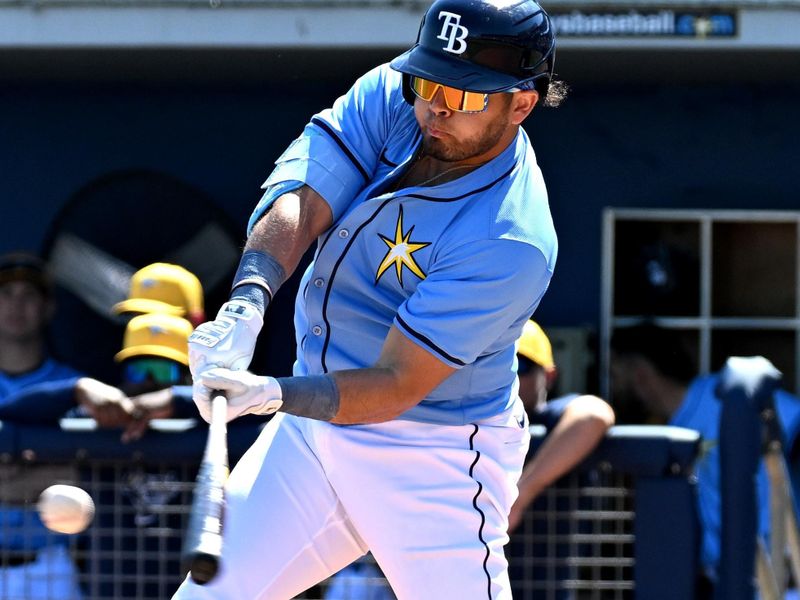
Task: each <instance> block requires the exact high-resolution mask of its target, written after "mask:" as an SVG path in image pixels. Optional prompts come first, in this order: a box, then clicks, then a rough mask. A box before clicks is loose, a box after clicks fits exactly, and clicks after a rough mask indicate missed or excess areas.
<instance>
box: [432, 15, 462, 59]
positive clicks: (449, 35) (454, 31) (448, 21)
mask: <svg viewBox="0 0 800 600" xmlns="http://www.w3.org/2000/svg"><path fill="white" fill-rule="evenodd" d="M442 19H444V24H443V25H442V31H441V33H440V34H439V35H438V36H436V39H439V40H444V41H446V42H447V45H446V46H444V47H443V48H442V49H443V50H445V51H446V52H452V53H453V54H461V53H462V52H464V50H466V49H467V42H466V41H465V40H466V39H467V36H468V35H469V30H468V29H467V28H466V27H464V26H463V25H461V15H457V14H456V13H451V12H449V11H446V10H443V11H441V12H440V13H439V20H440V21H441V20H442ZM459 34H460V35H459ZM456 42H458V46H457V47H456V46H455V43H456Z"/></svg>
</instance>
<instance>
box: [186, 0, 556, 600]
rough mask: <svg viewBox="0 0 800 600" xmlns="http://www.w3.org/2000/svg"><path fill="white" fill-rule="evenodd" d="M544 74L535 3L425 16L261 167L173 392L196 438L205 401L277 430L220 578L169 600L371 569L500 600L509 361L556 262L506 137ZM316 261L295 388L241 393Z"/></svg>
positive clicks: (548, 59)
mask: <svg viewBox="0 0 800 600" xmlns="http://www.w3.org/2000/svg"><path fill="white" fill-rule="evenodd" d="M387 26H389V24H387ZM554 57H555V39H554V36H553V30H552V27H551V24H550V20H549V18H548V16H547V14H546V13H545V12H544V11H543V10H542V8H541V7H540V6H539V5H538V4H537V3H536V2H535V1H534V0H521V1H518V2H515V3H508V2H496V1H495V0H491V1H490V0H469V1H465V0H437V1H436V2H435V3H434V4H433V5H432V6H431V7H430V8H429V10H428V11H427V13H426V14H425V16H424V18H423V20H422V25H421V27H420V31H419V35H418V39H417V42H416V44H415V45H414V46H413V47H412V48H411V49H410V50H409V51H407V52H406V53H404V54H402V55H400V56H399V57H397V58H396V59H394V60H393V61H392V62H391V63H390V64H388V65H382V66H379V67H377V68H375V69H374V70H372V71H370V72H369V73H367V74H366V75H364V76H363V77H361V78H360V79H359V80H358V81H357V82H356V83H355V84H354V86H353V87H352V88H351V89H350V90H349V91H348V92H347V93H346V94H345V95H344V96H342V97H341V98H339V99H338V100H337V101H336V102H335V103H334V105H333V107H332V108H331V109H329V110H325V111H323V112H321V113H319V114H317V115H315V116H314V117H312V119H311V122H310V123H309V124H308V125H307V127H306V128H305V130H304V132H303V133H302V135H301V136H300V137H299V138H298V139H297V140H295V141H294V142H293V143H292V144H291V145H290V146H289V148H288V149H287V150H286V151H285V152H284V154H283V155H282V156H281V157H280V158H279V159H278V160H277V163H276V167H275V169H274V171H273V172H272V174H271V175H270V176H269V178H268V179H267V181H266V183H265V188H266V192H265V194H264V196H263V198H262V200H261V201H260V203H259V204H258V206H257V207H256V209H255V211H254V214H253V216H252V218H251V220H250V223H249V237H248V242H247V245H246V247H245V252H244V254H243V256H242V259H241V263H240V267H239V270H238V272H237V275H236V276H235V279H234V283H233V291H232V294H231V300H230V301H229V302H227V303H226V304H224V305H223V307H222V308H221V309H220V312H219V314H218V315H217V318H216V320H214V321H213V322H210V323H206V324H203V325H201V326H200V327H198V329H197V330H196V331H195V332H194V333H193V334H192V336H191V338H190V368H191V369H192V373H193V375H194V381H195V390H194V395H195V402H196V403H197V405H198V408H199V410H200V413H201V414H202V415H203V416H204V418H206V419H208V417H209V412H210V404H209V397H210V394H211V390H224V391H225V392H227V397H228V418H229V419H233V418H235V417H237V416H239V415H242V414H247V413H257V414H271V413H274V412H276V411H280V412H279V413H278V414H277V415H276V416H275V417H274V418H273V419H272V420H271V421H270V422H269V424H268V425H267V427H266V428H265V429H264V431H263V433H262V435H261V436H260V437H259V438H258V440H257V441H256V442H255V443H254V444H253V446H252V447H251V448H250V449H249V450H248V452H247V453H246V454H245V456H243V457H242V459H241V460H240V461H239V463H238V464H237V465H236V468H235V469H234V470H233V472H232V473H231V476H230V479H229V482H228V485H227V487H226V498H227V506H226V513H225V532H224V541H223V544H224V550H223V561H222V566H221V571H220V573H219V574H218V575H217V577H216V578H215V579H214V580H213V581H212V582H210V583H209V584H207V585H205V586H199V585H196V584H194V583H193V582H192V581H191V580H188V579H187V581H185V582H184V583H183V584H182V585H181V587H180V588H179V590H178V591H177V593H176V595H175V597H176V598H181V599H189V598H191V599H192V600H197V599H203V598H214V599H222V598H230V599H233V598H236V599H269V600H279V599H287V598H292V597H294V596H296V595H298V594H299V593H301V592H302V591H303V590H305V589H307V588H309V587H311V586H312V585H314V584H316V583H317V582H319V581H322V580H323V579H325V578H326V577H328V576H329V575H331V574H332V573H335V572H336V571H338V570H339V569H341V568H342V567H344V566H345V565H347V564H349V563H350V562H352V561H353V560H355V559H356V558H358V557H359V556H361V555H363V554H364V553H365V552H366V551H367V550H371V551H372V553H373V555H374V557H375V559H376V560H377V562H378V563H379V565H380V566H381V568H382V569H383V571H384V573H385V574H386V577H387V579H388V581H389V582H390V584H391V586H392V588H393V589H394V592H395V593H396V595H397V596H398V598H400V599H401V600H402V599H413V600H424V599H428V598H430V599H436V600H440V599H441V598H510V588H509V580H508V575H507V563H506V560H505V557H504V555H503V545H504V544H505V543H506V541H507V540H508V536H507V533H506V528H507V524H508V523H507V518H508V512H509V509H510V507H511V505H512V503H513V501H514V499H515V497H516V494H517V489H516V482H517V479H518V478H519V475H520V471H521V468H522V462H523V459H524V457H525V453H526V450H527V447H528V441H529V433H528V429H527V421H526V418H525V412H524V409H523V406H522V403H521V401H520V400H519V397H518V394H517V385H518V383H517V377H516V359H515V349H514V342H515V340H516V339H517V338H518V337H519V335H520V333H521V331H522V326H523V324H524V323H525V321H526V320H527V318H528V317H529V316H530V315H531V313H533V311H534V310H535V309H536V307H537V305H538V304H539V301H540V300H541V298H542V296H543V294H544V293H545V290H546V289H547V286H548V284H549V281H550V278H551V276H552V273H553V268H554V265H555V260H556V247H557V244H556V237H555V233H554V230H553V224H552V219H551V217H550V212H549V208H548V203H547V194H546V190H545V185H544V182H543V179H542V174H541V172H540V170H539V167H538V166H537V164H536V157H535V155H534V153H533V149H532V147H531V145H530V142H529V139H528V136H527V134H526V133H525V131H524V130H523V129H522V128H521V126H520V125H521V123H522V122H523V120H524V119H525V118H526V117H527V116H528V115H529V114H530V113H531V112H532V111H533V110H534V107H536V106H537V105H542V104H548V103H553V101H554V98H555V99H557V98H556V97H557V96H558V95H559V92H560V90H561V87H560V86H558V85H554V84H553V82H552V81H551V79H552V75H553V62H554ZM313 242H317V246H316V255H315V257H314V260H313V262H312V264H311V265H310V266H309V267H308V269H307V270H306V272H305V274H304V276H303V278H302V281H301V284H300V289H299V292H298V295H297V301H296V313H295V329H296V336H297V360H296V362H295V366H294V377H287V378H280V379H274V378H272V377H267V376H258V375H255V374H253V373H250V372H249V371H246V370H245V369H246V368H247V366H248V365H249V363H250V360H251V357H252V353H253V346H254V344H255V340H256V336H257V335H258V334H259V331H260V329H261V326H262V323H263V313H264V310H265V309H266V308H267V306H268V304H269V302H270V300H271V298H272V297H273V295H274V294H275V293H276V292H277V291H278V288H279V287H280V285H281V283H282V282H283V281H284V280H285V279H286V277H287V275H288V274H289V273H291V272H292V271H293V270H294V269H295V267H296V266H297V264H298V262H299V260H300V258H301V256H302V255H303V253H304V252H305V250H306V249H307V248H308V247H309V245H310V244H312V243H313Z"/></svg>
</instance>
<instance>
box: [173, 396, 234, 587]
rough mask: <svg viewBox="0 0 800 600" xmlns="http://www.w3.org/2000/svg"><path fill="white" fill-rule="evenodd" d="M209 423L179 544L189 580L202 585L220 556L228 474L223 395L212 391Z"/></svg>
mask: <svg viewBox="0 0 800 600" xmlns="http://www.w3.org/2000/svg"><path fill="white" fill-rule="evenodd" d="M214 394H215V395H214V396H213V397H212V400H211V423H210V425H209V427H208V438H207V440H206V447H205V451H204V453H203V460H202V462H201V463H200V470H199V471H198V473H197V480H196V481H195V487H194V500H193V501H192V512H191V513H190V515H189V528H188V530H187V532H186V538H185V540H184V545H183V555H182V562H183V564H184V565H185V567H186V568H187V569H188V570H189V573H190V575H191V578H192V581H194V582H195V583H198V584H200V585H204V584H206V583H208V582H209V581H211V580H212V579H214V577H215V576H216V574H217V571H218V570H219V563H220V559H221V557H222V526H223V512H224V506H225V492H224V487H225V480H226V479H227V478H228V439H227V438H228V429H227V421H226V412H227V399H226V398H225V395H224V394H223V393H222V392H214Z"/></svg>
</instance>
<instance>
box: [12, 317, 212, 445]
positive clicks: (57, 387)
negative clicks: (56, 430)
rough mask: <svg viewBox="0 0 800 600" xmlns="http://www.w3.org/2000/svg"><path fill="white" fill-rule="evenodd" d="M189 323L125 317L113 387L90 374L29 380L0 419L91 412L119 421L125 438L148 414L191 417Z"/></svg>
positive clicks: (44, 419)
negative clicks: (35, 382)
mask: <svg viewBox="0 0 800 600" xmlns="http://www.w3.org/2000/svg"><path fill="white" fill-rule="evenodd" d="M192 329H193V327H192V324H191V323H189V321H187V320H186V319H184V318H182V317H176V316H173V315H165V314H158V313H151V314H145V315H138V316H136V317H134V318H133V319H131V320H130V321H129V322H128V325H127V326H126V328H125V337H124V341H123V347H122V350H120V351H119V352H118V353H117V355H116V356H115V360H116V361H117V362H118V363H119V364H120V369H121V373H120V381H121V383H120V385H119V387H115V386H112V385H108V384H105V383H103V382H101V381H98V380H96V379H92V378H90V377H80V378H73V379H64V380H61V381H57V382H52V383H49V384H43V385H38V386H32V387H30V388H28V389H27V390H23V391H21V392H19V393H17V394H15V395H13V396H11V397H9V398H7V401H6V404H5V406H3V407H0V419H4V420H8V421H13V422H16V423H22V424H29V425H34V424H40V425H41V424H50V423H57V422H58V420H59V419H60V418H61V417H63V416H65V415H66V416H73V417H80V416H85V417H92V418H94V419H95V420H96V421H97V423H98V425H99V426H100V427H123V428H124V433H123V435H122V441H123V442H128V441H132V440H136V439H139V438H140V437H141V436H142V435H143V434H144V432H145V431H146V430H147V426H148V423H149V422H150V421H151V420H152V419H157V418H172V417H183V418H189V417H196V416H197V409H196V408H195V406H194V402H193V401H192V387H191V385H190V382H191V377H190V376H189V371H188V360H189V359H188V355H187V352H188V347H187V339H188V337H189V334H190V333H191V332H192ZM31 407H36V410H31Z"/></svg>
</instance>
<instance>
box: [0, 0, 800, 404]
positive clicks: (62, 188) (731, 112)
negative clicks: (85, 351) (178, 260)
mask: <svg viewBox="0 0 800 600" xmlns="http://www.w3.org/2000/svg"><path fill="white" fill-rule="evenodd" d="M545 6H546V7H547V8H548V9H549V10H550V12H551V13H552V15H553V17H554V20H555V22H556V26H557V27H558V28H559V36H560V37H559V39H560V42H559V50H558V58H557V62H556V65H557V72H558V73H559V74H560V75H561V76H563V78H564V79H565V80H567V81H568V82H569V84H570V85H571V87H572V92H571V95H570V97H569V99H568V101H567V102H566V103H565V105H564V106H563V107H561V108H559V109H557V110H554V111H544V110H542V111H541V112H539V113H538V114H536V113H534V116H533V117H532V119H531V120H530V121H529V122H528V124H527V125H526V127H527V129H528V131H529V132H530V134H531V136H532V139H533V143H534V147H535V149H536V151H537V155H538V157H539V161H540V163H541V165H542V168H543V171H544V173H545V177H546V180H547V182H548V187H549V191H550V196H551V207H552V211H553V216H554V220H555V223H556V227H557V230H558V232H559V238H560V257H559V263H558V268H557V272H556V275H555V278H554V280H553V282H552V285H551V288H550V290H549V292H548V294H547V296H546V297H545V299H544V301H543V303H542V305H541V307H540V309H539V311H538V313H537V317H538V319H539V320H540V321H541V322H542V323H543V324H545V325H547V326H549V327H550V328H555V329H558V328H566V329H571V330H578V331H582V332H584V333H586V332H588V333H589V335H583V336H578V337H576V338H574V339H573V340H572V341H569V342H568V343H567V347H566V349H565V351H575V350H576V349H575V345H576V344H586V343H591V334H592V333H594V332H597V331H598V330H599V328H600V312H601V311H600V304H601V286H602V270H601V249H602V211H603V209H604V208H605V207H609V206H613V207H627V208H637V209H673V208H680V209H742V210H750V209H772V210H785V209H794V208H796V207H797V196H796V171H797V167H796V165H797V164H798V159H800V146H799V145H798V144H797V139H800V125H798V121H797V119H796V117H795V114H794V113H795V112H796V106H797V102H798V100H800V60H798V58H800V56H799V55H798V53H799V51H800V34H798V33H797V32H798V31H800V2H797V1H796V0H784V1H782V2H771V1H770V2H768V1H764V0H761V1H759V0H740V1H730V2H725V3H715V4H713V5H708V4H706V3H699V2H694V1H692V2H680V3H678V2H671V1H664V2H658V3H656V2H651V1H648V2H616V3H599V2H593V1H591V0H584V1H583V2H573V1H571V0H569V1H568V0H559V1H552V2H549V3H546V4H545ZM423 10H424V5H423V3H417V2H407V3H406V2H401V3H397V2H381V1H358V2H356V1H354V0H339V1H337V2H330V3H317V2H314V1H312V0H308V1H292V0H274V1H266V0H236V1H231V2H224V1H223V2H217V1H212V2H210V3H205V2H197V1H193V0H176V1H175V2H169V3H167V2H149V1H145V0H141V1H140V2H139V1H134V2H126V3H117V2H113V1H111V0H89V1H77V0H48V1H46V2H41V1H36V2H35V3H34V2H32V1H31V2H28V1H26V0H22V1H18V0H15V1H11V0H0V115H2V116H0V139H2V141H3V143H2V144H0V165H1V166H2V173H3V177H2V178H0V223H2V230H3V235H2V237H1V238H0V250H2V251H5V250H10V249H13V248H28V249H32V250H45V251H46V250H48V249H49V248H50V245H51V244H52V242H53V240H54V239H56V237H57V236H58V234H59V233H60V232H61V231H62V230H61V229H59V227H60V226H62V225H63V224H64V223H65V220H66V219H67V217H68V216H69V215H70V214H73V215H74V214H75V213H76V211H77V212H79V211H78V209H77V208H76V207H79V206H80V202H81V198H82V197H84V198H85V193H86V191H87V190H91V189H96V188H97V187H98V186H100V185H102V184H103V183H108V181H109V180H110V179H113V178H115V177H116V178H117V180H119V178H124V177H126V176H127V175H129V174H131V173H139V174H145V177H151V178H155V179H159V178H161V179H163V180H170V181H172V182H174V183H175V185H176V186H177V187H180V188H181V189H184V190H193V193H194V194H195V196H196V197H197V198H198V200H197V202H196V203H194V204H193V206H194V208H193V209H188V210H187V211H184V212H182V213H180V214H178V215H177V216H175V215H170V214H169V211H163V210H159V209H160V208H164V207H165V206H166V204H164V203H163V202H160V201H159V202H151V204H152V205H153V206H152V207H150V208H147V209H146V210H147V212H145V213H144V214H146V215H147V216H148V219H149V221H148V219H144V223H138V222H137V223H136V224H133V223H131V224H130V226H129V227H118V226H116V225H114V227H113V236H108V235H105V236H103V235H100V236H98V237H106V238H109V237H113V244H114V248H113V249H114V252H115V253H117V255H118V257H119V258H123V259H126V260H127V261H129V262H132V263H133V262H136V261H138V260H144V257H143V253H142V252H141V249H142V247H143V244H147V245H150V244H152V245H153V246H154V247H155V248H159V247H164V248H166V247H167V246H168V244H167V243H166V242H167V241H168V240H167V239H166V238H168V237H169V236H170V234H169V233H164V231H165V230H166V231H167V232H170V231H171V232H173V233H172V234H171V235H172V236H174V237H175V238H176V239H177V238H181V237H184V238H188V237H190V236H189V232H188V231H187V230H189V229H192V228H194V229H196V227H197V219H196V218H195V217H197V215H196V214H194V211H198V214H200V212H202V211H206V212H205V213H204V214H209V215H210V214H212V213H213V214H216V215H218V217H219V219H218V220H219V222H220V223H223V224H224V225H223V226H222V229H223V231H224V233H225V237H226V239H227V241H226V242H225V244H226V245H227V246H228V247H230V246H231V245H232V246H234V247H236V246H237V245H240V244H241V243H242V242H243V240H244V224H245V222H246V218H247V216H248V214H249V211H250V210H251V208H252V207H253V205H254V204H255V202H256V201H257V198H258V196H259V189H258V188H259V185H260V184H261V182H262V181H263V180H264V179H265V177H266V175H267V174H268V172H269V170H270V168H271V163H272V161H273V160H274V159H275V158H276V157H277V156H278V155H279V154H280V152H281V151H282V149H283V148H284V147H285V146H286V145H287V144H288V143H289V142H290V141H291V140H292V139H293V137H294V136H295V135H296V134H297V133H298V132H299V131H300V129H301V127H302V126H303V124H304V123H305V122H306V120H307V119H308V118H309V117H310V115H311V114H312V113H313V112H314V111H316V110H319V109H321V108H323V107H325V106H327V105H328V104H329V103H330V102H331V101H332V100H333V99H334V98H335V97H336V96H337V95H338V94H340V93H341V92H342V91H344V90H345V89H346V87H347V86H348V85H349V84H350V82H351V81H352V80H353V79H354V77H356V76H357V75H358V74H360V73H361V72H363V71H364V70H366V69H367V68H369V67H370V66H372V65H374V64H377V63H379V62H382V61H384V60H386V59H388V58H390V57H392V56H394V55H396V54H397V53H398V52H399V51H401V50H402V49H404V48H405V47H406V46H407V45H408V44H409V43H410V42H411V41H413V38H414V35H415V32H416V28H417V25H418V21H419V16H420V15H421V13H422V12H423ZM82 194H83V196H82ZM149 198H150V200H152V198H153V196H149ZM189 202H190V203H191V201H189ZM116 203H117V202H116V201H115V199H114V197H113V195H111V196H109V197H108V198H107V199H106V200H105V201H104V202H103V203H102V208H100V209H98V210H96V211H88V212H89V213H93V216H92V214H87V215H86V216H82V217H81V218H82V219H85V223H83V228H84V229H85V230H87V231H92V232H102V231H103V229H104V228H108V227H109V223H113V222H114V219H113V217H114V216H115V210H116V206H115V204H116ZM144 204H145V205H147V203H146V202H145V203H144ZM200 207H205V208H202V210H201V209H200ZM148 223H150V224H157V225H158V227H150V226H149V224H148ZM154 240H155V241H154ZM124 245H127V246H128V248H129V249H128V250H125V249H123V250H120V249H119V246H124ZM145 254H146V253H145ZM147 259H148V260H149V256H148V257H147ZM133 266H134V267H138V266H141V265H140V264H133ZM778 284H779V282H776V283H775V285H778ZM288 295H289V294H287V293H286V292H284V294H282V296H284V297H287V296H288ZM211 301H212V302H211V303H213V302H214V298H213V297H212V299H211ZM211 303H210V304H211ZM62 306H63V307H64V309H65V310H66V309H67V303H66V301H65V302H64V303H62ZM290 306H291V302H287V303H286V304H285V306H284V307H283V308H282V309H281V310H282V311H284V312H281V313H277V311H276V316H275V317H274V318H275V320H276V323H275V324H274V326H273V327H272V328H271V329H272V330H273V331H281V332H282V335H281V336H280V337H281V338H282V340H283V342H282V343H281V344H280V347H279V348H270V349H267V350H265V351H264V354H265V356H266V358H265V359H264V361H265V364H267V365H268V366H269V367H271V368H272V371H273V372H275V373H276V374H278V373H279V372H285V370H286V369H287V368H288V364H289V363H288V361H287V360H286V359H285V357H284V355H285V354H286V353H288V354H289V355H291V347H290V346H291V343H292V342H291V341H290V340H291V339H292V336H291V335H290V334H289V331H290V330H291V319H290V318H289V310H290ZM209 308H210V309H211V310H212V311H213V310H214V309H215V307H212V306H209ZM276 308H278V307H276ZM61 318H63V319H64V320H65V321H67V322H68V323H75V322H77V321H79V319H78V318H77V317H76V318H74V319H73V318H72V317H71V316H70V314H69V313H67V314H64V313H63V312H62V314H61ZM97 331H98V335H100V336H101V337H102V338H103V339H107V340H110V339H111V337H112V336H115V335H117V333H114V331H116V330H113V331H111V330H104V328H102V327H100V326H98V327H97ZM120 331H121V330H120ZM76 335H77V333H76V332H75V331H74V330H70V329H67V330H65V331H62V332H60V333H59V335H58V340H59V346H58V351H59V353H60V354H62V355H63V356H64V358H67V359H69V358H74V357H75V356H78V350H77V348H76V346H77V338H76V337H75V336H76ZM87 336H88V332H87ZM88 337H90V336H88ZM555 337H558V336H557V335H556V336H555ZM570 339H572V338H570ZM587 339H588V340H589V341H588V342H587ZM115 340H116V338H115ZM81 345H83V342H82V343H81ZM111 345H112V342H108V346H111ZM593 356H594V354H593V350H588V351H587V350H586V348H583V347H579V348H577V351H576V352H575V362H576V364H578V366H577V367H575V369H577V370H578V371H579V372H580V373H579V376H578V377H576V378H575V379H574V380H573V381H574V382H575V383H574V385H575V387H578V386H580V387H586V388H588V389H592V388H596V387H597V381H598V378H597V377H596V374H595V373H594V372H593V371H592V366H591V363H592V362H593ZM98 360H100V359H99V358H98ZM96 362H97V361H94V360H92V361H91V363H92V364H91V365H89V364H86V365H80V366H82V367H84V368H86V369H87V370H89V371H90V372H91V371H92V370H94V372H96V373H99V374H101V373H104V372H109V371H108V369H110V367H109V366H108V365H106V366H100V365H97V364H95V363H96ZM587 364H588V365H589V366H587ZM563 370H564V371H568V369H563Z"/></svg>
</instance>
